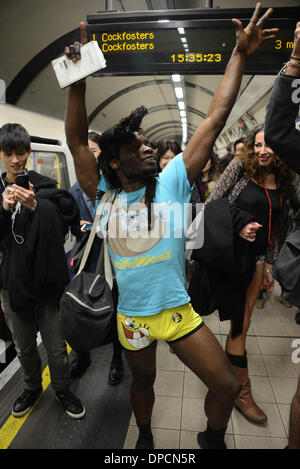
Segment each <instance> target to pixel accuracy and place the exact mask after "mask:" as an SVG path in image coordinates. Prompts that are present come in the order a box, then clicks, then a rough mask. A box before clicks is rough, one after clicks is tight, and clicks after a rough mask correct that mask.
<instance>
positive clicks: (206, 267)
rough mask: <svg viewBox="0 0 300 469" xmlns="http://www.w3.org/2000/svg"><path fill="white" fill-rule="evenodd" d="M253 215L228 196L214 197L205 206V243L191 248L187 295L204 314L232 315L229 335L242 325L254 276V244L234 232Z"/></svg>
mask: <svg viewBox="0 0 300 469" xmlns="http://www.w3.org/2000/svg"><path fill="white" fill-rule="evenodd" d="M251 221H255V218H254V217H253V216H252V215H251V214H249V213H247V212H245V211H243V210H238V209H236V208H235V207H232V206H230V204H229V202H228V199H227V198H224V199H217V200H214V201H212V202H210V203H209V204H208V205H207V206H206V208H205V217H204V244H203V247H202V248H201V249H198V250H194V251H193V254H192V259H193V260H194V261H195V262H194V263H193V264H192V267H191V281H190V285H189V291H188V292H189V295H190V297H191V303H192V306H193V308H194V310H195V311H197V312H198V313H199V314H200V315H201V316H207V315H209V314H211V313H212V312H213V311H214V310H216V309H217V310H218V311H219V316H220V319H221V321H224V320H228V319H231V320H232V322H233V329H232V336H233V337H234V336H235V335H236V334H239V333H240V332H241V330H242V327H243V318H244V309H245V300H246V290H247V287H248V285H249V283H250V281H251V279H252V277H253V273H254V270H255V265H256V255H255V254H253V252H252V249H253V245H252V244H251V243H248V242H247V241H245V240H243V239H242V238H241V237H240V236H237V233H238V232H239V231H240V230H241V229H242V227H243V226H245V225H246V224H247V223H250V222H251Z"/></svg>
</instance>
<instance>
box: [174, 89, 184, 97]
mask: <svg viewBox="0 0 300 469" xmlns="http://www.w3.org/2000/svg"><path fill="white" fill-rule="evenodd" d="M175 94H176V97H177V98H178V99H180V98H183V89H182V88H181V87H176V88H175Z"/></svg>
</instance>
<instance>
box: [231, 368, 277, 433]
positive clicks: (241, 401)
mask: <svg viewBox="0 0 300 469" xmlns="http://www.w3.org/2000/svg"><path fill="white" fill-rule="evenodd" d="M231 366H232V368H233V369H234V371H235V373H236V375H237V377H238V378H239V380H240V382H241V383H242V389H241V392H240V394H239V395H238V397H237V398H236V400H235V401H234V406H235V407H236V408H237V409H238V410H239V411H240V412H241V413H242V414H243V416H244V417H245V418H246V419H247V420H249V422H252V423H255V424H256V425H264V424H265V423H266V422H267V420H268V417H267V416H266V414H265V413H264V412H263V411H262V409H260V407H258V405H257V404H256V403H255V401H254V399H253V397H252V394H251V384H250V379H249V375H248V368H239V367H237V366H234V365H231Z"/></svg>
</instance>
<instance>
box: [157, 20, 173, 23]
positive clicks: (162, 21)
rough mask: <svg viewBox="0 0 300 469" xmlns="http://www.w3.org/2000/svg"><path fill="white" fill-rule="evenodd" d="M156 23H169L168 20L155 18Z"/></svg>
mask: <svg viewBox="0 0 300 469" xmlns="http://www.w3.org/2000/svg"><path fill="white" fill-rule="evenodd" d="M157 22H158V23H169V22H170V20H157Z"/></svg>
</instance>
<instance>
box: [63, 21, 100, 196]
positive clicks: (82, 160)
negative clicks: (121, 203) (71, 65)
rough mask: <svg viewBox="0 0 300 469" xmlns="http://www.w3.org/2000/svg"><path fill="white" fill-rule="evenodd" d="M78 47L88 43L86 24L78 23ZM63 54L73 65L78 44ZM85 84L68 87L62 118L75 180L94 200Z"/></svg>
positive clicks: (95, 182) (94, 177)
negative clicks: (64, 114) (72, 160)
mask: <svg viewBox="0 0 300 469" xmlns="http://www.w3.org/2000/svg"><path fill="white" fill-rule="evenodd" d="M80 31H81V45H84V44H86V43H87V34H86V26H85V23H83V22H81V23H80ZM65 54H66V55H67V57H68V58H69V59H70V60H73V62H77V60H80V44H79V43H78V42H77V43H74V44H73V45H72V46H70V47H66V49H65ZM85 90H86V84H85V82H84V81H81V82H79V83H77V84H75V85H71V86H70V88H69V96H68V102H67V109H66V117H65V131H66V137H67V144H68V146H69V148H70V151H71V153H72V155H73V158H74V164H75V171H76V176H77V180H78V182H79V184H80V186H81V188H82V190H83V191H84V192H85V193H86V194H87V195H88V197H90V199H91V200H95V198H96V189H97V186H98V183H99V177H100V175H99V172H98V170H97V163H96V160H95V157H94V155H93V152H92V151H91V150H90V148H89V146H88V120H87V113H86V105H85Z"/></svg>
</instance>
